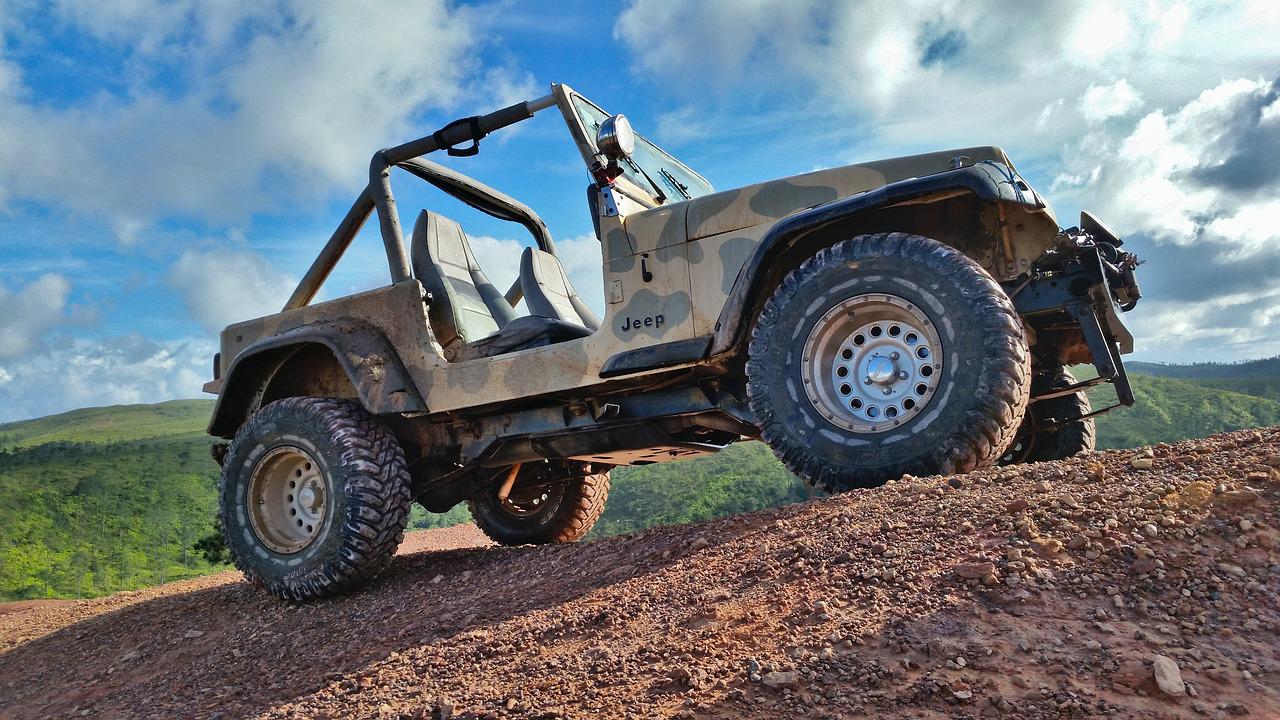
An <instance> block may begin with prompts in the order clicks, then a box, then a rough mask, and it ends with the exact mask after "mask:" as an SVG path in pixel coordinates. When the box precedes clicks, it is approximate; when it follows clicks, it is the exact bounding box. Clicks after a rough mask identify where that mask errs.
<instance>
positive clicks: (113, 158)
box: [0, 0, 526, 241]
mask: <svg viewBox="0 0 1280 720" xmlns="http://www.w3.org/2000/svg"><path fill="white" fill-rule="evenodd" d="M59 8H60V11H61V12H60V16H61V17H62V18H63V19H64V21H65V22H66V23H67V24H68V25H70V26H72V27H74V28H76V29H77V30H79V31H82V32H87V33H89V34H91V35H93V36H94V37H96V38H98V39H100V40H101V41H102V42H105V43H108V44H113V45H115V46H116V47H117V48H119V49H122V50H124V51H125V52H126V60H125V61H124V63H123V66H122V68H121V72H122V73H123V79H124V81H125V82H126V83H127V85H128V88H129V89H128V92H126V93H123V94H120V95H111V94H107V93H102V94H98V95H94V96H92V97H89V98H85V99H82V100H78V101H75V102H72V103H71V104H70V105H65V106H64V105H63V104H48V103H43V102H40V100H39V98H38V97H36V96H35V95H34V92H33V91H31V90H28V89H26V88H24V87H22V86H21V85H19V84H17V83H16V82H15V80H14V78H13V77H12V76H13V75H14V71H13V69H12V68H11V67H10V66H5V65H3V64H0V103H3V104H4V107H5V110H4V112H3V113H0V197H3V196H4V195H5V194H6V193H7V194H8V196H10V197H14V196H18V197H24V198H28V199H32V200H36V201H39V202H44V203H48V204H52V205H56V206H62V207H69V208H70V209H72V210H74V211H78V212H81V213H86V214H89V215H93V216H96V217H101V218H104V219H106V220H107V221H108V222H109V223H112V224H114V225H116V226H117V227H118V228H119V229H120V236H121V238H122V239H123V240H126V241H128V240H129V239H130V238H135V237H137V236H138V234H139V231H140V228H142V227H144V226H145V224H146V223H147V222H149V221H151V220H152V219H153V218H155V217H156V216H158V215H176V216H179V217H197V218H202V219H212V220H215V221H226V220H240V219H243V218H244V217H246V216H247V214H249V213H251V212H254V211H260V210H264V209H278V208H279V207H280V205H281V203H284V202H286V201H290V200H298V199H311V198H317V197H323V196H325V195H326V194H327V193H328V192H330V191H331V190H332V189H334V187H335V186H338V185H341V186H344V187H348V188H350V189H351V190H352V192H353V193H354V190H355V189H356V188H358V187H360V185H361V179H362V175H363V172H364V171H363V167H365V166H366V165H367V161H368V158H369V156H370V155H371V154H372V151H373V150H375V149H376V148H378V147H381V146H385V145H388V144H392V143H394V142H396V141H399V140H402V139H403V138H404V137H405V136H407V135H408V134H409V132H410V128H411V125H412V121H413V120H414V119H415V118H416V117H417V116H418V115H419V114H420V113H422V112H423V111H425V110H429V109H439V108H443V107H448V106H451V105H452V104H454V103H456V102H457V101H458V99H459V94H460V89H461V88H462V87H463V86H464V85H466V84H468V83H470V82H476V84H477V85H480V84H481V83H480V80H481V79H482V78H480V77H478V76H477V72H478V70H479V63H478V62H477V61H475V60H474V59H473V56H472V53H471V51H472V50H473V49H474V47H475V44H476V42H477V33H476V29H475V28H474V27H473V26H472V23H471V21H470V19H469V17H468V14H467V13H466V12H465V11H463V10H457V9H454V8H452V7H450V6H449V5H447V4H446V3H445V2H444V0H424V1H422V2H411V1H410V0H397V1H395V2H384V3H378V4H376V5H367V4H361V3H311V2H306V1H305V0H278V1H277V2H272V3H247V2H244V3H205V2H196V1H195V0H183V1H181V2H176V3H170V2H160V1H159V0H131V1H130V2H125V3H100V2H90V1H87V0H64V1H63V2H62V3H61V4H60V6H59ZM14 32H17V30H14ZM6 67H9V71H8V72H6ZM6 78H9V79H8V80H7V81H6ZM491 79H495V80H500V81H501V82H499V83H498V84H497V87H498V88H499V89H500V90H502V91H503V92H506V91H513V89H514V88H517V87H520V86H522V85H523V84H524V83H525V81H526V78H525V77H523V76H520V75H512V74H510V73H508V74H507V75H505V76H502V77H497V76H493V78H491ZM6 88H7V90H6Z"/></svg>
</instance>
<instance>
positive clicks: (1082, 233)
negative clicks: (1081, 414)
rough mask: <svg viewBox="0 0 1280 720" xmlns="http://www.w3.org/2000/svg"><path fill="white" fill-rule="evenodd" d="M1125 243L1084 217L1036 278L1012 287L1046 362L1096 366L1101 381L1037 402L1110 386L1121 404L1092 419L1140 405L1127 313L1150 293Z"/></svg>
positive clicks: (1045, 260) (1042, 397) (1037, 268)
mask: <svg viewBox="0 0 1280 720" xmlns="http://www.w3.org/2000/svg"><path fill="white" fill-rule="evenodd" d="M1082 228H1087V230H1086V229H1082ZM1121 244H1122V243H1121V240H1120V239H1119V238H1118V237H1116V236H1115V234H1114V233H1112V232H1111V231H1110V230H1109V229H1108V228H1107V227H1106V226H1105V225H1103V224H1102V223H1101V222H1099V221H1098V220H1096V218H1094V217H1093V216H1092V215H1089V214H1088V213H1081V225H1080V227H1075V228H1070V229H1068V230H1065V231H1063V232H1062V234H1061V235H1060V236H1059V241H1058V243H1057V244H1056V245H1055V247H1054V248H1053V249H1052V250H1050V251H1049V252H1046V253H1045V256H1044V257H1043V258H1042V259H1041V260H1040V261H1038V262H1037V263H1036V265H1035V266H1034V267H1033V268H1032V270H1031V272H1030V273H1028V274H1027V275H1026V276H1024V277H1023V278H1021V279H1020V280H1019V281H1016V282H1014V283H1010V285H1012V286H1013V287H1012V288H1009V290H1010V297H1011V298H1012V300H1013V303H1014V307H1016V308H1017V310H1018V312H1019V314H1021V315H1022V316H1023V318H1024V321H1025V322H1026V323H1027V326H1028V327H1029V329H1030V330H1031V331H1032V332H1033V333H1035V334H1036V336H1037V337H1038V339H1039V340H1041V341H1043V342H1037V348H1038V350H1039V353H1038V355H1039V356H1040V359H1041V363H1042V364H1043V365H1048V364H1055V365H1058V364H1060V365H1068V364H1076V363H1080V362H1089V363H1091V364H1092V365H1093V367H1094V369H1095V370H1096V371H1097V377H1095V378H1090V379H1088V380H1085V381H1082V382H1079V383H1076V384H1075V385H1072V386H1070V387H1067V388H1060V389H1056V390H1054V391H1052V392H1049V393H1045V394H1043V395H1037V396H1034V397H1032V401H1033V402H1035V401H1037V400H1047V399H1049V398H1054V397H1061V396H1063V395H1069V394H1072V393H1075V392H1078V391H1080V390H1082V389H1084V388H1087V387H1091V386H1093V385H1098V384H1101V383H1110V384H1111V385H1112V386H1114V388H1115V392H1116V398H1117V403H1116V404H1115V405H1112V406H1109V407H1106V408H1103V409H1101V410H1098V411H1096V412H1094V413H1091V415H1097V414H1101V413H1103V412H1106V411H1108V410H1111V409H1114V408H1116V407H1120V406H1124V407H1128V406H1131V405H1133V403H1134V397H1133V389H1132V388H1131V387H1130V385H1129V378H1128V375H1127V374H1126V373H1125V369H1124V362H1123V361H1122V359H1121V356H1122V355H1125V354H1128V353H1131V352H1133V335H1132V334H1131V333H1130V332H1129V330H1128V328H1126V327H1125V326H1124V323H1123V322H1122V321H1121V320H1120V315H1121V314H1122V313H1124V312H1127V311H1129V310H1132V309H1133V308H1134V307H1135V306H1136V305H1137V304H1138V300H1139V299H1141V297H1142V291H1141V289H1140V288H1139V287H1138V281H1137V277H1136V274H1135V271H1136V269H1137V266H1138V264H1139V263H1138V258H1137V257H1136V256H1134V255H1133V254H1131V253H1128V252H1125V251H1123V250H1121V249H1120V245H1121Z"/></svg>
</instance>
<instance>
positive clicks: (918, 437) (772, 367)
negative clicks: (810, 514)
mask: <svg viewBox="0 0 1280 720" xmlns="http://www.w3.org/2000/svg"><path fill="white" fill-rule="evenodd" d="M1029 362H1030V360H1029V353H1028V351H1027V343H1026V338H1025V336H1024V333H1023V328H1022V321H1021V318H1020V317H1019V316H1018V314H1017V312H1016V311H1015V310H1014V308H1013V304H1012V302H1011V301H1010V300H1009V298H1008V296H1007V295H1005V293H1004V290H1003V289H1002V288H1001V287H1000V286H999V285H998V284H997V283H996V282H995V281H994V280H993V279H992V278H991V276H990V275H988V274H987V273H986V271H985V270H983V269H982V268H981V267H980V266H978V264H977V263H975V262H974V261H973V260H971V259H970V258H968V257H967V256H965V255H964V254H963V253H961V252H959V251H958V250H955V249H954V248H951V247H949V246H947V245H943V244H942V243H939V242H937V241H935V240H931V239H929V238H924V237H920V236H917V235H908V234H905V233H885V234H877V235H860V236H857V237H854V238H850V239H848V240H845V241H842V242H840V243H837V244H836V245H833V246H831V247H829V248H824V249H822V250H820V251H819V252H818V253H817V254H816V255H814V256H813V257H811V258H809V259H808V260H806V261H805V262H804V263H803V264H801V265H800V267H798V268H796V269H795V270H793V271H791V272H790V273H789V274H788V275H787V276H786V277H785V278H784V279H783V281H782V283H781V284H780V285H779V286H778V288H777V289H776V290H775V291H774V293H773V295H772V296H771V297H770V298H769V299H768V301H766V303H765V304H764V308H763V310H762V311H761V313H760V316H759V319H758V321H757V323H756V326H755V328H754V329H753V330H752V335H751V344H750V348H749V351H748V361H747V394H748V397H749V400H750V405H751V410H752V411H753V412H754V414H755V416H756V419H757V421H758V422H759V425H760V433H761V437H762V438H763V439H764V441H765V442H766V443H767V444H768V445H769V447H770V448H772V449H773V452H774V453H775V454H776V455H777V456H778V457H779V458H780V459H781V460H782V462H783V463H784V464H785V465H786V466H787V468H788V469H790V470H791V471H792V472H794V473H795V474H797V475H799V476H800V477H802V478H804V479H806V480H808V481H809V482H810V483H812V484H813V485H815V486H817V487H819V488H821V489H824V490H828V491H833V492H839V491H844V490H849V489H852V488H861V487H874V486H877V485H881V484H883V483H884V482H886V481H888V480H892V479H895V478H898V477H901V476H902V475H904V474H907V473H910V474H913V475H934V474H952V473H961V472H968V471H970V470H974V469H976V468H979V467H983V466H986V465H990V464H992V463H994V462H995V461H996V460H997V459H999V458H1000V456H1001V454H1002V453H1003V452H1004V450H1005V448H1006V447H1008V446H1009V445H1010V444H1011V443H1012V441H1013V438H1014V435H1015V433H1016V432H1017V430H1018V428H1019V426H1020V424H1021V422H1022V416H1023V413H1024V412H1025V410H1026V404H1027V398H1028V395H1029V390H1030V365H1029Z"/></svg>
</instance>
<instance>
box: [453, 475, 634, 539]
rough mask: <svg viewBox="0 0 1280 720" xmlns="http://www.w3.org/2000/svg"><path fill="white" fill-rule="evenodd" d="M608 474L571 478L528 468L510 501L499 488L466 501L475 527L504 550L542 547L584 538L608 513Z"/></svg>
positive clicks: (490, 489) (491, 489) (483, 492)
mask: <svg viewBox="0 0 1280 720" xmlns="http://www.w3.org/2000/svg"><path fill="white" fill-rule="evenodd" d="M608 499H609V473H607V472H603V473H594V474H589V475H583V476H569V475H567V474H566V473H564V472H560V471H559V470H558V469H554V468H546V467H540V466H537V465H532V464H530V465H526V466H525V467H524V468H523V469H522V470H521V471H520V478H519V482H517V484H516V485H515V487H513V488H512V489H511V492H510V494H509V495H508V497H507V498H506V499H505V500H504V499H499V498H498V489H497V487H496V486H495V487H490V488H486V489H485V490H482V491H481V492H480V494H479V495H477V496H476V497H474V498H472V499H471V500H468V501H467V507H468V508H469V509H470V510H471V517H472V518H473V519H474V520H475V523H476V526H477V527H479V528H480V530H481V531H483V532H484V534H485V535H487V536H489V538H490V539H491V540H493V541H494V542H496V543H498V544H500V545H543V544H547V543H570V542H575V541H577V540H580V539H582V538H583V537H584V536H586V534H587V533H588V532H590V531H591V528H592V527H594V526H595V524H596V521H597V520H599V519H600V515H601V514H603V513H604V507H605V503H606V502H608Z"/></svg>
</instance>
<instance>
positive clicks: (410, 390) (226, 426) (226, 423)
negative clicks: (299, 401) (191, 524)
mask: <svg viewBox="0 0 1280 720" xmlns="http://www.w3.org/2000/svg"><path fill="white" fill-rule="evenodd" d="M315 346H321V347H324V348H326V349H327V350H328V351H329V353H330V354H331V355H332V356H333V358H334V360H336V361H337V363H338V365H339V366H340V367H341V368H342V370H343V371H344V372H345V373H346V378H347V380H348V381H349V382H350V383H351V387H352V388H354V390H355V393H356V395H357V397H358V398H359V399H360V402H361V403H362V404H363V405H364V407H365V409H367V410H368V411H369V412H371V413H373V414H374V415H382V414H389V413H404V412H421V411H424V410H425V409H426V404H425V403H424V402H423V400H422V396H421V395H420V394H419V393H418V390H417V388H416V387H415V386H414V384H413V382H412V381H411V379H410V376H409V373H408V372H407V371H406V370H405V367H404V364H403V363H402V362H401V360H400V357H399V355H398V354H397V353H396V351H395V349H394V348H393V347H392V345H391V343H390V341H388V340H387V337H386V336H385V335H384V334H383V333H382V331H381V330H379V329H378V328H377V327H375V326H373V325H370V324H368V323H364V322H361V321H358V320H333V321H322V322H315V323H310V324H307V325H301V326H299V327H296V328H292V329H290V330H287V331H285V332H282V333H279V334H277V335H271V336H268V337H265V338H262V339H261V340H258V341H256V342H253V343H251V344H250V345H248V346H247V347H245V349H244V350H243V351H241V352H240V353H239V354H238V355H236V357H235V359H234V360H232V362H231V365H230V367H228V368H227V371H226V374H225V375H224V376H223V378H222V390H221V392H220V393H219V395H218V401H217V403H216V404H215V405H214V408H213V417H212V419H211V420H210V421H209V434H210V435H214V436H217V437H223V438H230V437H232V436H234V435H235V432H236V430H237V429H239V427H240V426H241V425H242V424H243V423H244V422H245V420H247V419H248V417H249V415H250V413H252V412H254V411H255V410H256V408H257V405H258V404H259V402H260V400H261V399H262V395H263V392H264V390H266V388H267V386H268V384H269V383H270V382H271V380H272V379H273V377H274V376H275V375H276V373H277V371H278V370H279V369H280V368H281V367H283V366H284V365H285V364H286V363H287V362H288V361H289V359H290V358H291V357H293V356H294V355H295V354H296V353H297V352H298V351H299V350H301V349H303V348H307V347H315Z"/></svg>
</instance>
